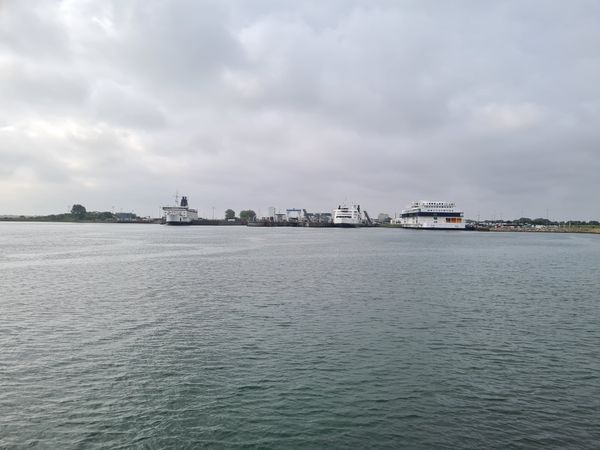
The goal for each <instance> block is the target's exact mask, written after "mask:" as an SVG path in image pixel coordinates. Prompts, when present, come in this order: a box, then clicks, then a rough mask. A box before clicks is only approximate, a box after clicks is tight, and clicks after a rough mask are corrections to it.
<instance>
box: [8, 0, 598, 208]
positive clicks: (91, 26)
mask: <svg viewBox="0 0 600 450" xmlns="http://www.w3.org/2000/svg"><path fill="white" fill-rule="evenodd" d="M599 24H600V2H598V1H597V0H590V1H584V0H581V1H577V0H575V1H568V2H567V1H562V0H560V1H559V0H556V1H549V0H540V1H533V0H531V1H523V0H518V1H494V2H482V1H477V0H472V1H458V0H456V1H431V2H428V1H423V0H418V1H417V0H415V1H396V0H394V1H372V0H369V1H348V0H339V1H336V0H327V1H323V0H315V1H302V0H300V1H283V2H282V1H275V0H273V1H270V0H262V1H260V0H256V1H241V0H240V1H226V0H218V1H214V2H213V1H151V0H139V1H125V0H115V1H107V0H97V1H17V0H14V1H10V0H0V105H1V106H0V214H46V213H57V212H64V211H66V210H68V209H69V208H70V206H71V205H72V204H74V203H81V204H83V205H85V206H86V207H87V208H88V210H111V209H113V208H114V210H115V211H132V210H133V211H135V212H136V213H138V214H141V215H153V216H156V215H157V214H158V211H159V206H161V205H165V204H170V203H173V201H174V199H173V197H174V194H175V192H176V191H179V193H183V194H187V195H188V196H189V198H190V204H191V206H194V207H197V208H198V209H199V210H200V214H201V215H202V216H205V217H206V216H209V217H210V216H212V207H213V206H214V207H215V208H216V215H217V216H222V215H223V211H224V210H225V209H226V208H233V209H235V210H236V211H239V210H240V209H247V208H252V209H254V210H255V211H257V212H258V211H259V210H260V211H261V212H262V213H263V214H266V212H267V208H268V207H269V206H275V207H277V208H281V209H285V208H291V207H299V208H306V209H308V210H309V211H328V210H331V209H332V208H334V207H336V206H337V205H338V204H339V203H340V202H341V201H343V200H344V199H348V200H356V201H357V202H359V203H360V204H361V205H362V206H363V208H364V209H366V210H367V211H369V213H371V215H376V214H377V213H379V212H387V213H390V214H392V215H393V214H394V213H395V212H399V211H400V210H401V209H402V208H404V207H405V206H406V204H407V203H409V202H410V201H413V200H421V199H424V200H447V201H455V202H456V203H457V205H458V206H459V207H460V208H462V209H463V210H464V211H465V214H466V216H467V217H471V218H476V217H477V216H478V215H480V216H481V217H482V218H484V217H489V218H491V217H493V216H494V217H503V218H514V217H520V216H528V217H546V214H548V215H549V216H550V218H554V219H561V218H581V219H586V220H589V219H599V218H600V201H599V200H598V197H599V195H600V126H599V125H600V25H599Z"/></svg>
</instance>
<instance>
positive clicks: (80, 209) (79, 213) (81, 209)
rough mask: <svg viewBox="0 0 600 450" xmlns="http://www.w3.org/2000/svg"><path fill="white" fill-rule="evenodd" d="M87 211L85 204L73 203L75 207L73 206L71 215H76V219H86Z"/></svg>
mask: <svg viewBox="0 0 600 450" xmlns="http://www.w3.org/2000/svg"><path fill="white" fill-rule="evenodd" d="M86 213H87V211H86V209H85V206H83V205H79V204H77V205H73V207H72V208H71V215H72V216H73V217H75V218H76V219H84V218H85V215H86Z"/></svg>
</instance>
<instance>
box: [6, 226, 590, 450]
mask: <svg viewBox="0 0 600 450" xmlns="http://www.w3.org/2000/svg"><path fill="white" fill-rule="evenodd" d="M599 267H600V236H589V235H553V234H528V233H522V234H518V233H506V234H505V233H467V232H462V233H461V232H418V231H409V230H398V229H359V230H338V229H285V228H277V229H264V228H262V229H261V228H245V227H165V226H158V225H101V224H98V225H94V224H36V223H31V224H24V223H21V224H17V223H0V289H1V291H0V297H1V298H0V448H18V447H29V446H40V447H44V448H74V447H75V448H77V447H80V448H83V447H85V448H100V447H102V448H105V447H114V448H118V447H128V448H129V447H139V448H141V447H144V448H145V447H148V448H165V447H178V448H186V447H188V448H192V447H194V448H197V447H215V448H237V447H239V448H287V449H292V448H366V447H373V448H410V449H420V448H423V449H425V448H465V449H470V448H472V449H478V448H498V449H500V448H502V449H504V448H528V449H529V448H540V449H548V448H590V449H591V448H597V447H598V445H599V444H598V443H599V442H600V378H599V376H600V350H599V349H600V308H599V301H600V277H599V273H598V268H599Z"/></svg>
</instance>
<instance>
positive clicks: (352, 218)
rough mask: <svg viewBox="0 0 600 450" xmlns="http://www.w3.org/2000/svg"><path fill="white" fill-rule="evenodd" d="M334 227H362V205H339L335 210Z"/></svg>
mask: <svg viewBox="0 0 600 450" xmlns="http://www.w3.org/2000/svg"><path fill="white" fill-rule="evenodd" d="M333 225H335V226H336V227H360V226H361V225H362V213H361V211H360V205H354V204H352V205H347V204H345V203H344V204H341V205H338V207H337V209H334V210H333Z"/></svg>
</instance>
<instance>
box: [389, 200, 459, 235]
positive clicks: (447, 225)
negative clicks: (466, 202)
mask: <svg viewBox="0 0 600 450" xmlns="http://www.w3.org/2000/svg"><path fill="white" fill-rule="evenodd" d="M394 223H395V224H398V225H401V226H402V227H405V228H423V229H439V230H464V229H465V219H464V213H463V212H462V211H459V210H457V209H456V205H455V204H454V203H453V202H441V201H427V200H421V201H418V202H413V203H411V204H410V205H409V206H408V207H407V208H406V209H404V210H403V211H402V213H401V215H400V217H399V218H397V219H394Z"/></svg>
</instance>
